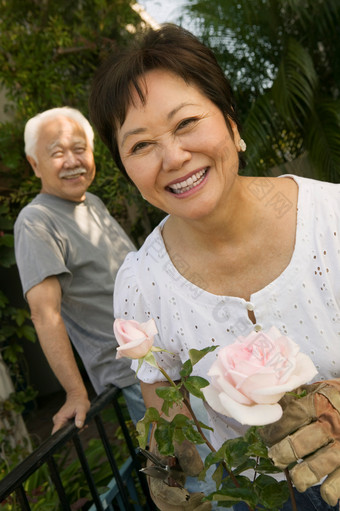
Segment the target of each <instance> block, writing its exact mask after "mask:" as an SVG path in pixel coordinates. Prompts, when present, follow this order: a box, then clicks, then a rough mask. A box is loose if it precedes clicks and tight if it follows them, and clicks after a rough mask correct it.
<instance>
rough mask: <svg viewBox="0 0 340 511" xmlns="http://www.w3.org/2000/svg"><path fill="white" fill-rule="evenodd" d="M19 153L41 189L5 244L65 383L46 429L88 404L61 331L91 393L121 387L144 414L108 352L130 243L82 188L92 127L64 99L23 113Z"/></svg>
mask: <svg viewBox="0 0 340 511" xmlns="http://www.w3.org/2000/svg"><path fill="white" fill-rule="evenodd" d="M25 152H26V156H27V159H28V161H29V163H30V164H31V166H32V168H33V170H34V173H35V175H36V176H37V177H38V178H39V179H40V180H41V192H40V193H39V194H38V195H37V196H36V197H35V198H34V199H33V201H32V202H31V203H30V204H28V205H27V206H26V207H24V208H23V210H22V211H21V212H20V214H19V216H18V218H17V221H16V223H15V228H14V233H15V253H16V259H17V264H18V268H19V273H20V278H21V282H22V286H23V292H24V295H25V297H26V299H27V301H28V304H29V307H30V310H31V315H32V321H33V323H34V326H35V329H36V331H37V334H38V337H39V341H40V344H41V346H42V349H43V351H44V353H45V356H46V358H47V360H48V362H49V365H50V366H51V368H52V370H53V372H54V373H55V375H56V377H57V378H58V380H59V382H60V383H61V385H62V386H63V388H64V389H65V392H66V401H65V403H64V405H63V406H62V408H61V409H60V410H59V411H58V413H57V414H56V415H55V416H54V417H53V422H54V427H53V430H52V433H54V432H55V431H57V430H58V429H59V428H61V427H62V426H63V425H64V424H65V423H66V422H67V421H68V420H69V419H71V418H74V419H75V424H76V426H77V427H82V426H83V424H84V419H85V417H86V413H87V411H88V409H89V406H90V403H89V399H88V394H87V390H86V387H85V385H84V382H83V379H82V377H81V374H80V372H79V369H78V366H77V363H76V360H75V358H74V354H73V350H72V346H71V342H70V339H71V341H72V343H73V345H74V347H75V349H76V350H77V352H78V353H79V355H80V357H81V358H82V360H83V363H84V366H85V368H86V370H87V373H88V375H89V377H90V380H91V382H92V384H93V387H94V389H95V390H96V392H97V393H100V392H102V391H103V390H104V388H105V386H106V385H108V384H110V383H111V384H114V385H116V386H118V387H120V388H122V389H123V393H124V395H125V398H126V401H127V405H128V408H129V411H130V415H131V417H132V419H133V420H134V421H135V422H136V421H137V420H139V419H140V418H141V417H142V416H143V413H144V404H143V400H142V397H141V393H140V389H139V384H138V383H136V378H135V375H134V373H133V372H132V370H131V369H130V363H129V361H128V360H127V359H119V360H116V359H115V351H116V346H117V343H116V341H115V339H114V337H113V332H112V320H113V318H112V295H113V284H114V279H115V276H116V272H117V270H118V268H119V266H120V265H121V263H122V262H123V260H124V258H125V255H126V254H127V253H128V252H130V251H131V250H133V249H134V246H133V244H132V243H131V241H130V240H129V238H128V237H127V235H126V234H125V233H124V231H123V230H122V228H121V227H120V226H119V225H118V223H117V222H116V221H115V220H114V219H113V218H112V217H111V216H110V214H109V212H108V211H107V209H106V208H105V206H104V204H103V203H102V202H101V200H100V199H99V198H98V197H96V196H95V195H93V194H91V193H88V192H87V189H88V187H89V186H90V184H91V183H92V181H93V179H94V177H95V162H94V157H93V130H92V127H91V126H90V124H89V122H88V121H87V119H86V118H85V117H84V116H83V115H82V114H81V113H80V112H79V111H78V110H75V109H73V108H69V107H62V108H53V109H51V110H47V111H45V112H43V113H40V114H38V115H36V116H35V117H33V118H32V119H30V120H29V121H28V122H27V124H26V127H25Z"/></svg>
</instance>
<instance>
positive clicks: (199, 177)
mask: <svg viewBox="0 0 340 511" xmlns="http://www.w3.org/2000/svg"><path fill="white" fill-rule="evenodd" d="M206 172H207V169H204V170H200V171H199V172H197V174H194V175H193V176H190V177H189V178H188V179H186V180H185V181H181V182H180V183H175V184H174V185H171V186H169V188H170V190H171V191H172V192H174V193H176V194H179V193H184V192H187V191H188V190H191V188H194V187H195V186H197V185H199V184H200V183H201V182H202V181H203V179H204V176H205V174H206Z"/></svg>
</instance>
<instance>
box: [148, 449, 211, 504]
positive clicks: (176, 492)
mask: <svg viewBox="0 0 340 511" xmlns="http://www.w3.org/2000/svg"><path fill="white" fill-rule="evenodd" d="M151 443H152V444H154V442H151ZM152 452H154V453H155V454H156V455H158V456H159V454H158V450H157V447H156V446H155V445H153V447H152ZM175 456H176V458H177V461H178V463H179V466H180V469H181V473H180V474H179V476H178V477H177V478H176V482H177V483H178V486H169V485H168V484H167V483H166V482H164V480H162V479H159V478H157V477H148V483H149V489H150V495H151V498H152V500H153V501H154V503H155V504H156V506H157V507H158V508H159V509H160V510H161V511H194V510H195V511H210V510H211V503H210V502H202V499H203V497H204V494H203V493H189V492H188V490H186V489H185V488H184V487H183V485H184V484H185V479H186V476H192V477H195V476H197V475H198V474H199V473H200V472H201V471H202V470H203V462H202V460H201V457H200V455H199V453H198V451H197V449H196V447H195V446H194V445H193V444H191V443H190V442H188V441H184V442H183V443H182V444H180V445H175ZM164 463H165V464H167V460H166V458H164Z"/></svg>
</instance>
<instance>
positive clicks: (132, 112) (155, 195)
mask: <svg viewBox="0 0 340 511" xmlns="http://www.w3.org/2000/svg"><path fill="white" fill-rule="evenodd" d="M141 85H142V87H143V89H144V87H145V89H144V92H145V96H146V103H145V104H144V105H143V104H142V102H141V101H140V99H139V97H138V95H137V93H136V92H134V95H133V104H131V105H130V106H129V108H128V110H127V115H126V119H125V121H124V123H123V125H122V126H121V128H119V129H118V133H117V139H118V148H119V153H120V156H121V160H122V163H123V165H124V167H125V169H126V172H127V174H128V176H129V177H130V178H131V180H132V181H133V182H134V183H135V185H136V186H137V188H138V189H139V190H140V192H141V194H142V195H143V196H144V197H145V199H146V200H148V201H149V202H150V203H151V204H153V205H154V206H156V207H158V208H160V209H162V210H163V211H165V212H167V213H170V214H172V215H176V216H179V217H182V218H192V219H198V218H200V217H202V215H207V214H209V213H211V212H212V211H213V210H214V209H215V208H218V206H219V205H221V204H222V202H223V203H225V201H224V200H223V199H225V197H226V195H227V194H228V192H229V190H230V189H231V187H232V184H233V182H234V180H235V177H236V175H237V171H238V164H239V160H238V151H237V149H236V145H235V144H237V145H238V142H239V139H240V136H239V133H238V131H237V128H236V126H235V125H232V132H233V133H232V134H231V132H230V130H229V129H228V127H227V125H226V121H225V118H224V116H223V114H222V112H221V111H220V110H219V108H218V107H217V106H216V105H215V104H214V103H212V101H210V100H209V99H208V98H207V97H206V96H204V95H203V94H202V93H201V92H200V90H199V89H198V88H197V87H196V86H193V85H188V84H187V83H186V82H185V81H184V80H183V79H182V78H181V77H179V76H177V75H175V74H173V73H170V72H168V71H165V70H154V71H149V72H148V73H147V74H146V75H145V76H144V82H141ZM234 140H235V142H234Z"/></svg>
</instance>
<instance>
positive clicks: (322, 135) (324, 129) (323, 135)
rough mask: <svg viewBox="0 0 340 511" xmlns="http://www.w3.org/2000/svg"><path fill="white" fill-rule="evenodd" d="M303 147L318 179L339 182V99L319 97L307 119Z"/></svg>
mask: <svg viewBox="0 0 340 511" xmlns="http://www.w3.org/2000/svg"><path fill="white" fill-rule="evenodd" d="M307 122H308V130H307V131H306V138H305V142H304V143H305V148H306V149H307V150H308V152H309V157H310V160H311V162H312V164H313V165H314V167H315V168H316V169H317V172H318V177H319V178H320V179H327V180H330V181H333V182H337V183H339V182H340V101H333V100H331V99H329V98H323V99H319V100H318V101H317V102H316V103H315V106H314V109H313V112H312V114H311V116H310V118H309V119H308V121H307Z"/></svg>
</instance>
